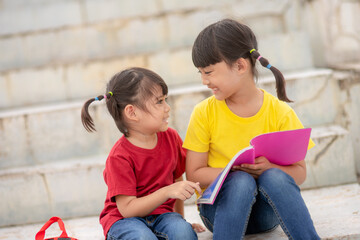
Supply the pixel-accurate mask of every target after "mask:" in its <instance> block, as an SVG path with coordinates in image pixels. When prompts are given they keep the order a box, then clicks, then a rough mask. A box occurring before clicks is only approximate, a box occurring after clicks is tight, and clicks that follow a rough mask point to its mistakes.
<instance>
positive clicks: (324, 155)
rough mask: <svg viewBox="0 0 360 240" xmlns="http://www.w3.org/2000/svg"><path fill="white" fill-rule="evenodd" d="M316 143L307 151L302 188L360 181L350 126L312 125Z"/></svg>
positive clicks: (313, 137) (312, 134)
mask: <svg viewBox="0 0 360 240" xmlns="http://www.w3.org/2000/svg"><path fill="white" fill-rule="evenodd" d="M311 138H312V139H313V141H314V142H315V144H316V145H315V147H313V148H312V149H310V150H309V151H308V153H307V155H306V158H305V161H306V164H307V177H306V181H305V182H304V183H303V184H302V185H301V187H302V188H304V189H305V188H319V187H324V186H331V185H337V184H345V183H352V182H356V181H357V176H356V167H355V166H356V164H355V158H354V149H353V145H352V142H351V136H350V134H349V133H348V131H347V130H345V129H344V128H342V127H340V126H338V125H328V126H321V127H314V128H312V132H311Z"/></svg>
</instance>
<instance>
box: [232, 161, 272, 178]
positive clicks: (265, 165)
mask: <svg viewBox="0 0 360 240" xmlns="http://www.w3.org/2000/svg"><path fill="white" fill-rule="evenodd" d="M270 168H273V165H272V163H270V162H269V160H267V159H266V158H265V157H258V158H256V159H255V164H245V163H244V164H241V166H234V167H233V168H232V170H235V171H236V170H241V171H244V172H247V173H249V174H251V175H252V176H253V177H254V178H258V177H259V176H260V175H261V174H262V173H263V172H265V171H266V170H268V169H270Z"/></svg>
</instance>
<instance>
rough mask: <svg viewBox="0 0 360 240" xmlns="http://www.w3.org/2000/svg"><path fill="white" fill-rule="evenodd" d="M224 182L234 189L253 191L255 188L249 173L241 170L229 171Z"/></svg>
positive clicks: (253, 180)
mask: <svg viewBox="0 0 360 240" xmlns="http://www.w3.org/2000/svg"><path fill="white" fill-rule="evenodd" d="M225 183H226V184H227V185H229V186H230V187H232V188H234V189H237V190H238V189H242V191H249V192H254V191H255V190H256V188H257V187H256V181H255V179H254V178H253V176H251V175H250V174H248V173H246V172H242V171H235V172H230V173H229V175H228V176H227V178H226V180H225Z"/></svg>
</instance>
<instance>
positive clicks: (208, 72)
mask: <svg viewBox="0 0 360 240" xmlns="http://www.w3.org/2000/svg"><path fill="white" fill-rule="evenodd" d="M198 73H200V74H201V73H202V72H201V71H200V70H199V71H198ZM210 73H212V71H207V72H205V71H204V74H205V75H208V74H210Z"/></svg>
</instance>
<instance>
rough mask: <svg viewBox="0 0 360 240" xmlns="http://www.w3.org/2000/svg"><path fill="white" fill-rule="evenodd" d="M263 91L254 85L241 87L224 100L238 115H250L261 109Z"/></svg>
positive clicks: (245, 116)
mask: <svg viewBox="0 0 360 240" xmlns="http://www.w3.org/2000/svg"><path fill="white" fill-rule="evenodd" d="M263 101H264V93H263V91H261V90H260V89H258V88H257V87H256V86H255V85H253V87H249V88H241V89H240V90H239V91H238V92H237V93H236V94H234V95H233V96H231V97H229V98H227V99H226V100H225V102H226V104H227V106H228V108H229V109H230V110H231V111H232V112H233V113H234V114H236V115H238V116H239V117H244V118H247V117H252V116H254V115H256V113H257V112H259V110H260V109H261V106H262V104H263Z"/></svg>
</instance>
